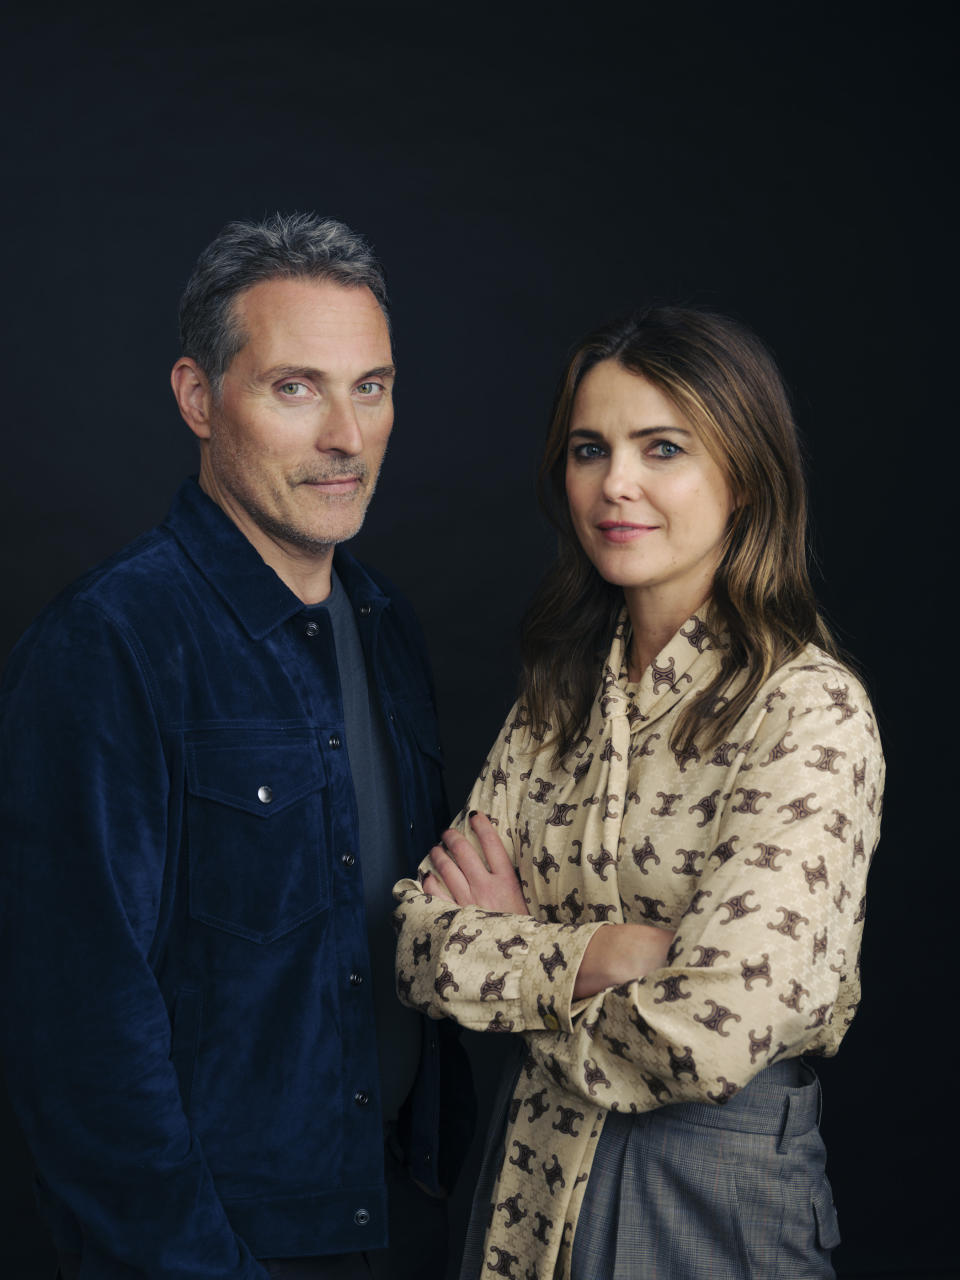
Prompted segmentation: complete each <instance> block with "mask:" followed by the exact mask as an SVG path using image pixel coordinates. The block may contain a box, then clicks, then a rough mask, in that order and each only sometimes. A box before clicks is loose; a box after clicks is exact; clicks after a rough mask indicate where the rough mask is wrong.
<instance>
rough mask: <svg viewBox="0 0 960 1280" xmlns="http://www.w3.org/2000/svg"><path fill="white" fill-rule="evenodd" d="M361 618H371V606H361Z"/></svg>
mask: <svg viewBox="0 0 960 1280" xmlns="http://www.w3.org/2000/svg"><path fill="white" fill-rule="evenodd" d="M360 617H361V618H369V617H370V606H369V605H368V604H362V605H361V606H360Z"/></svg>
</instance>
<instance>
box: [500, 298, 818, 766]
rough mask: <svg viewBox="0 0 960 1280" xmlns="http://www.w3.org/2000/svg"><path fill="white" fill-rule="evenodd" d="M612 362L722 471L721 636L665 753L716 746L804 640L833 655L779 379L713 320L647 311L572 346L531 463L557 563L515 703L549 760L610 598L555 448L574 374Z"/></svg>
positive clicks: (577, 722) (618, 602) (599, 637)
mask: <svg viewBox="0 0 960 1280" xmlns="http://www.w3.org/2000/svg"><path fill="white" fill-rule="evenodd" d="M603 360H615V361H616V362H617V363H618V364H619V365H621V366H622V367H623V368H624V369H626V370H628V371H629V372H630V373H635V374H639V375H640V376H642V377H644V378H646V379H647V380H648V381H649V382H651V383H652V384H653V385H654V386H655V387H657V388H658V389H659V390H660V391H661V392H663V394H664V395H665V396H667V397H668V399H669V400H671V401H672V403H673V404H674V405H676V407H677V409H678V410H679V411H680V413H682V414H683V416H684V417H685V418H686V419H687V420H688V422H690V423H691V424H692V425H693V426H694V427H695V428H696V430H697V431H698V432H699V433H700V436H701V438H702V440H703V442H704V445H705V446H706V448H707V449H708V450H709V452H710V454H711V456H712V457H713V458H714V459H715V461H716V462H717V463H718V464H719V465H720V467H721V468H722V469H723V471H724V474H725V475H726V478H727V482H728V484H729V485H730V490H731V493H732V494H733V498H734V502H735V503H736V508H735V510H734V512H733V515H732V516H731V518H730V524H729V527H728V528H727V531H726V535H725V539H724V544H723V549H722V553H721V558H720V564H719V566H718V568H717V571H716V573H715V575H714V579H713V591H712V596H711V602H710V606H709V611H710V621H711V625H712V626H713V628H714V629H715V630H720V631H725V632H726V633H727V636H728V639H729V648H728V649H727V650H726V651H725V653H724V657H723V660H722V662H721V666H720V670H719V672H718V674H717V676H716V678H715V679H714V680H713V681H712V682H711V684H710V685H709V686H708V687H707V688H706V689H704V690H702V691H701V692H700V693H699V694H698V695H697V696H696V697H695V698H694V699H693V700H692V702H691V703H690V706H689V707H687V708H686V710H685V711H684V713H683V715H682V717H681V718H680V721H679V723H678V725H677V728H676V730H675V731H674V736H673V740H674V746H675V747H677V748H678V749H679V748H682V747H687V746H690V745H691V744H692V743H693V741H694V739H696V740H697V741H698V743H699V744H700V746H701V747H702V748H703V749H705V750H711V749H713V748H714V747H716V746H717V745H718V744H719V743H721V742H723V741H724V740H725V739H726V738H727V737H728V736H729V734H730V731H731V730H732V728H733V726H734V724H735V723H736V721H737V720H738V719H739V717H740V716H741V715H742V714H743V712H744V710H745V709H746V708H747V706H748V705H749V704H750V702H751V700H752V699H753V698H754V696H755V695H756V692H757V690H758V689H759V688H760V686H761V685H762V684H763V682H764V681H765V680H766V679H767V678H768V677H769V676H770V675H771V674H772V673H773V672H774V671H775V670H776V669H777V668H778V667H780V666H781V665H782V664H783V663H784V662H786V661H788V660H789V659H790V658H791V657H793V656H794V655H795V654H796V653H797V652H798V651H799V650H800V649H801V648H802V647H803V646H804V645H805V644H807V643H808V642H810V641H812V642H813V643H815V644H817V645H819V646H820V647H821V648H822V649H825V650H826V651H827V652H828V653H830V654H832V655H834V656H835V655H836V652H837V651H836V647H835V645H834V643H833V640H832V638H831V636H830V633H829V631H828V630H827V628H826V626H825V624H824V622H823V620H822V619H821V617H820V615H819V614H818V612H817V606H816V600H815V599H814V594H813V588H812V586H811V583H810V576H809V573H808V570H807V547H806V533H807V530H806V526H807V502H806V488H805V484H804V476H803V464H802V460H801V456H800V449H799V445H798V442H797V431H796V426H795V424H794V421H793V415H792V413H791V411H790V405H789V402H788V399H787V394H786V391H785V388H784V385H783V380H782V378H781V376H780V372H779V370H778V369H777V366H776V363H775V362H774V360H773V357H772V356H771V355H770V353H769V352H768V351H767V349H766V347H765V346H764V345H763V344H762V343H761V342H760V340H759V339H758V338H757V337H756V336H755V335H754V334H752V333H751V332H750V331H749V330H748V329H746V328H745V327H744V326H742V325H740V324H738V323H737V322H736V321H734V320H730V319H728V318H727V317H726V316H721V315H717V314H715V313H713V312H709V311H701V310H697V309H692V308H687V307H670V306H662V307H650V308H647V309H646V310H644V311H641V312H639V313H637V314H636V315H633V316H630V317H628V318H627V319H623V320H617V321H614V322H613V323H612V324H608V325H605V326H603V327H602V328H600V329H598V330H596V331H595V332H594V333H591V334H590V335H588V336H587V337H586V338H585V339H584V340H583V341H582V342H581V343H579V344H578V345H577V347H576V348H575V350H574V352H573V354H572V356H571V358H570V361H569V363H568V365H567V368H566V371H565V373H564V376H563V380H562V382H561V385H560V389H559V392H558V394H557V398H556V402H555V404H554V410H553V416H552V419H551V423H550V428H549V431H548V433H547V440H546V445H545V448H544V453H543V458H542V461H541V464H540V475H539V490H540V498H541V501H542V503H543V505H544V508H545V510H546V512H547V515H548V516H549V518H550V520H551V521H552V523H553V524H554V525H555V526H556V528H557V530H558V533H559V547H558V556H557V560H556V562H555V563H554V565H553V567H552V568H551V569H550V571H549V572H548V574H547V576H546V578H545V579H544V581H543V583H542V584H541V586H540V588H539V590H538V591H537V594H536V595H535V596H534V599H533V601H532V603H531V605H530V608H529V609H528V611H527V615H526V617H525V619H524V624H523V639H522V644H523V658H524V669H523V675H522V677H521V698H522V700H523V701H524V702H525V703H526V705H527V708H528V710H529V712H530V715H531V717H532V719H533V721H534V723H540V722H544V721H548V720H549V721H550V722H551V723H552V724H553V726H554V728H555V730H556V738H555V742H556V754H557V759H560V758H562V757H563V756H564V755H566V754H567V753H568V752H569V751H570V750H571V748H572V747H573V746H574V744H575V743H576V741H577V738H578V737H579V735H580V734H581V733H582V732H583V730H584V728H585V727H586V724H587V720H588V719H589V715H590V708H591V705H592V703H593V700H594V697H595V696H596V690H597V685H598V682H599V679H600V671H601V665H602V663H603V660H604V658H605V657H606V655H607V652H608V650H609V647H610V643H611V640H612V638H613V630H614V627H615V625H616V621H617V617H618V615H619V613H620V610H621V609H622V607H623V591H622V589H621V588H620V587H616V586H612V585H611V584H610V583H608V582H605V581H604V579H603V578H601V577H600V575H599V574H598V573H597V571H596V569H595V568H594V567H593V565H592V564H591V562H590V560H589V559H588V558H587V556H586V554H585V553H584V551H583V549H582V547H581V546H580V543H579V540H578V539H577V536H576V534H575V532H574V529H573V525H572V523H571V520H570V513H569V509H568V506H567V497H566V483H565V476H566V463H567V437H568V434H569V428H570V415H571V412H572V409H573V401H574V397H575V396H576V393H577V388H578V387H579V385H580V383H581V381H582V380H583V377H584V375H585V374H586V373H588V372H589V370H590V369H592V368H593V367H594V365H597V364H599V363H600V362H601V361H603Z"/></svg>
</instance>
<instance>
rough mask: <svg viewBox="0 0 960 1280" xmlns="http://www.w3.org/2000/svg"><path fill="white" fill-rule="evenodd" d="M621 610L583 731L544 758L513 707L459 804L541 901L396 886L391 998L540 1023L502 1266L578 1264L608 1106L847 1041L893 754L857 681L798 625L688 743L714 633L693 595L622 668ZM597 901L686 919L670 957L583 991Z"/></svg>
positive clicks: (501, 1239) (674, 922) (669, 923)
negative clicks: (804, 642)
mask: <svg viewBox="0 0 960 1280" xmlns="http://www.w3.org/2000/svg"><path fill="white" fill-rule="evenodd" d="M625 632H626V621H625V618H624V619H623V620H622V621H621V625H620V627H619V628H618V632H617V635H616V637H615V639H614V642H613V645H612V648H611V651H610V654H609V658H608V662H607V665H606V667H605V670H604V673H603V677H602V680H601V685H600V689H599V690H598V696H597V699H596V702H595V704H594V707H593V710H592V714H591V718H590V722H589V724H588V727H587V730H586V732H585V733H584V735H583V737H582V738H581V740H580V742H579V743H578V744H577V746H576V748H575V750H574V751H573V753H572V754H571V755H570V756H568V757H567V758H566V759H565V760H564V761H563V762H562V764H561V765H560V766H557V767H555V766H553V765H552V763H551V756H552V748H551V747H550V746H549V744H548V742H546V739H549V737H550V734H549V732H547V733H546V734H545V733H544V727H543V726H536V727H532V726H531V724H530V720H529V716H528V715H527V713H526V711H525V709H524V708H523V707H522V706H520V705H517V706H515V707H514V709H513V711H512V713H511V715H510V717H509V719H508V721H507V723H506V725H505V726H504V728H503V730H502V732H501V734H500V736H499V738H498V739H497V741H496V743H495V744H494V747H493V750H492V751H491V753H490V756H489V758H488V760H487V762H486V764H485V765H484V768H483V771H482V773H481V775H480V777H479V779H478V780H477V783H476V785H475V786H474V788H473V791H472V792H471V794H470V797H469V799H468V801H467V804H466V805H465V806H464V810H463V811H462V813H461V814H460V816H459V817H458V819H457V820H456V821H455V823H454V825H455V826H457V827H458V828H459V829H461V830H465V832H466V830H467V829H466V822H465V815H466V813H467V812H468V811H469V810H470V809H477V810H481V811H483V812H485V813H487V814H489V815H490V817H491V818H492V819H493V821H494V822H495V823H496V824H497V825H498V828H499V832H500V835H501V836H502V838H503V840H504V843H505V844H506V847H507V849H508V851H509V852H510V853H511V856H512V858H513V860H514V862H515V864H516V866H517V868H518V871H519V875H520V879H521V883H522V885H523V890H524V896H525V897H526V900H527V902H528V904H529V908H530V915H529V916H516V915H505V914H497V913H490V912H486V911H483V910H480V909H479V908H477V907H463V908H454V907H451V904H450V903H449V901H444V900H442V899H439V898H431V897H430V896H429V895H426V894H424V893H423V891H422V890H421V888H420V886H419V885H418V884H417V883H416V882H415V881H413V880H403V881H401V882H400V884H398V885H397V887H396V890H395V895H396V897H397V898H398V905H397V912H396V917H397V920H398V921H399V925H400V932H399V939H398V950H397V984H398V990H399V993H400V997H401V999H403V1000H404V1001H405V1002H406V1003H407V1004H410V1005H411V1006H413V1007H414V1008H418V1009H422V1010H423V1011H425V1012H426V1013H428V1014H429V1015H430V1016H432V1017H450V1018H454V1019H456V1020H457V1021H458V1022H459V1023H460V1024H461V1025H463V1026H465V1027H470V1028H472V1029H474V1030H478V1031H501V1032H522V1033H523V1034H524V1036H525V1039H526V1042H527V1046H528V1053H527V1056H526V1061H525V1064H524V1067H523V1069H522V1070H521V1072H520V1077H519V1081H518V1085H517V1089H516V1092H515V1094H514V1097H513V1101H512V1102H511V1104H510V1108H509V1123H508V1131H507V1134H506V1144H505V1159H504V1163H503V1165H502V1167H501V1170H500V1173H499V1177H498V1181H497V1185H496V1191H495V1194H494V1200H493V1217H492V1222H491V1225H490V1228H489V1231H488V1233H487V1238H486V1242H485V1250H486V1264H487V1269H489V1270H490V1271H491V1273H492V1274H495V1275H516V1276H517V1277H518V1278H519V1277H521V1276H530V1277H534V1276H535V1277H542V1278H545V1277H551V1276H554V1275H560V1276H563V1277H566V1276H568V1275H569V1263H570V1246H571V1244H572V1240H573V1232H574V1227H575V1224H576V1219H577V1214H578V1212H579V1207H580V1204H581V1202H582V1199H583V1192H584V1187H585V1184H586V1180H587V1176H588V1174H589V1171H590V1165H591V1162H592V1160H593V1154H594V1151H595V1149H596V1143H597V1139H598V1137H599V1134H600V1130H601V1128H602V1125H603V1119H604V1116H605V1114H606V1112H607V1110H618V1109H619V1110H628V1111H637V1112H642V1111H648V1110H650V1109H652V1108H654V1107H658V1106H663V1105H665V1104H669V1103H676V1102H686V1101H696V1102H714V1103H722V1102H724V1101H725V1100H726V1099H727V1098H729V1097H730V1096H731V1095H732V1094H733V1093H735V1092H736V1091H737V1090H738V1089H740V1088H742V1087H743V1086H744V1085H745V1084H747V1082H748V1081H749V1080H750V1079H751V1078H752V1077H753V1076H754V1075H755V1074H756V1073H757V1072H758V1071H760V1070H761V1069H762V1068H763V1067H765V1066H767V1065H768V1064H770V1063H773V1062H776V1061H778V1060H781V1059H783V1058H788V1057H794V1056H797V1055H799V1054H801V1053H819V1054H827V1055H830V1054H833V1053H835V1052H836V1050H837V1047H838V1045H839V1043H840V1040H841V1039H842V1037H843V1035H844V1033H845V1031H846V1029H847V1027H848V1026H849V1025H850V1022H851V1020H852V1018H853V1015H854V1012H855V1010H856V1007H857V1003H858V1000H859V990H860V984H859V948H860V936H861V932H862V928H863V918H864V888H865V882H866V875H867V867H868V865H869V861H870V857H871V854H872V852H873V849H874V847H875V845H876V841H877V837H878V829H879V818H880V798H881V792H882V787H883V768H884V766H883V756H882V753H881V750H880V743H879V739H878V735H877V731H876V726H875V723H874V718H873V714H872V711H871V708H870V703H869V701H868V699H867V696H866V694H865V692H864V690H863V688H862V687H861V686H860V684H859V683H858V681H857V680H856V678H855V677H854V676H853V675H852V674H851V673H850V672H849V671H848V670H847V669H846V668H845V667H843V666H841V665H839V664H838V663H836V662H835V661H833V660H832V659H830V658H828V657H827V656H826V655H825V654H823V653H822V652H821V651H820V650H818V649H816V648H814V647H813V646H807V648H805V649H804V650H803V651H802V652H801V653H800V654H799V655H798V656H797V657H796V659H794V660H793V661H791V662H789V663H787V664H786V665H785V666H784V667H782V668H781V669H780V670H779V671H777V672H776V673H775V674H774V675H773V676H772V677H771V678H770V679H769V680H768V681H767V683H766V684H765V685H764V686H763V687H762V688H761V689H760V691H759V692H758V694H757V696H756V698H755V699H754V701H753V702H752V703H751V705H750V707H749V709H748V710H747V711H746V712H745V714H744V715H743V716H742V717H741V719H740V720H739V721H738V722H737V725H736V730H735V733H734V734H733V735H732V737H731V740H730V741H727V742H724V743H722V744H721V745H720V746H719V747H717V748H715V749H714V750H711V751H703V752H701V751H698V750H696V749H693V750H690V751H687V752H677V751H675V750H673V748H672V747H671V745H670V736H671V732H672V730H673V728H674V726H675V725H676V722H677V718H678V716H679V715H680V712H681V710H682V709H683V707H684V705H685V704H686V702H687V700H689V698H690V697H691V695H693V694H696V693H697V692H698V691H699V690H700V689H702V688H704V687H705V686H706V685H707V684H708V683H709V681H710V680H711V678H712V677H713V675H714V674H715V672H716V670H717V665H718V661H719V658H718V653H719V646H718V642H717V641H716V639H715V638H714V637H713V636H712V635H711V633H710V632H709V630H708V629H707V627H706V625H705V624H704V622H703V620H702V619H701V618H700V617H698V616H694V617H693V618H691V619H690V620H689V621H688V622H687V623H686V624H684V626H683V627H682V628H681V629H680V631H679V632H678V633H677V634H676V635H675V636H674V637H673V639H672V640H671V641H670V642H669V644H668V645H667V646H666V647H665V648H664V649H663V651H662V652H661V653H660V654H659V655H658V656H657V658H656V659H655V660H654V662H653V663H652V664H651V666H650V667H649V668H648V669H647V670H646V671H645V672H644V673H643V676H642V678H641V679H640V681H638V682H636V683H630V682H629V681H628V679H627V673H626V652H625ZM534 729H536V731H534ZM471 838H473V837H472V835H471ZM605 921H627V922H635V923H646V924H655V925H660V926H662V927H663V928H667V929H674V930H676V938H675V940H674V943H673V946H672V948H671V951H670V955H669V958H668V963H667V965H666V966H665V967H664V968H662V969H658V970H656V971H655V972H653V973H651V974H649V975H648V976H647V977H646V978H643V979H640V980H638V981H636V982H632V983H629V984H626V985H624V986H621V987H616V988H613V989H609V990H606V991H603V992H601V993H600V994H599V995H597V996H594V997H593V998H591V999H589V1000H579V1001H574V1000H573V985H574V981H575V978H576V975H577V970H578V968H579V965H580V961H581V958H582V956H583V953H584V951H585V949H586V947H587V944H588V943H589V941H590V938H591V937H592V935H593V933H594V932H595V931H596V930H597V929H598V928H600V927H601V926H602V924H603V922H605ZM515 1264H516V1266H515ZM485 1273H486V1272H485Z"/></svg>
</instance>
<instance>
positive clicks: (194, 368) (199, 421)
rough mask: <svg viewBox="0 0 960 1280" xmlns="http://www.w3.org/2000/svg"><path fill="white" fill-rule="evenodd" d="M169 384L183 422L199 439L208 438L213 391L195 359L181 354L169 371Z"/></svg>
mask: <svg viewBox="0 0 960 1280" xmlns="http://www.w3.org/2000/svg"><path fill="white" fill-rule="evenodd" d="M170 385H171V386H172V387H173V394H174V397H175V399H176V401H177V407H178V408H179V410H180V413H181V415H182V416H183V420H184V422H185V423H186V424H187V426H188V427H189V428H190V430H191V431H192V432H193V434H194V435H195V436H196V437H197V438H198V439H199V440H209V439H210V406H211V404H212V403H213V392H212V391H211V389H210V383H209V381H208V379H207V375H206V374H205V373H204V372H203V370H202V369H201V368H200V366H199V365H198V364H197V362H196V360H191V359H190V357H189V356H181V357H180V359H179V360H178V361H177V363H176V364H175V365H174V366H173V369H172V370H171V372H170Z"/></svg>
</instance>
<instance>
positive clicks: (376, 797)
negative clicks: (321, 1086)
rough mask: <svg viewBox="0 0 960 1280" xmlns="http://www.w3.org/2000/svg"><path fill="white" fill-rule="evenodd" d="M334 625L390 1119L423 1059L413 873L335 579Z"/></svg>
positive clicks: (388, 764)
mask: <svg viewBox="0 0 960 1280" xmlns="http://www.w3.org/2000/svg"><path fill="white" fill-rule="evenodd" d="M320 609H324V610H326V612H327V613H328V614H329V617H330V622H331V625H332V627H333V639H334V644H335V646H336V653H337V671H338V674H339V677H340V692H341V697H342V699H343V719H344V738H345V742H346V748H347V755H348V757H349V759H350V773H351V775H352V777H353V787H354V791H355V793H356V798H357V819H358V823H359V838H360V839H359V850H360V867H361V873H362V876H363V896H364V903H365V906H366V912H367V941H368V945H369V949H370V964H371V969H372V974H371V978H372V982H373V1000H374V1018H375V1023H376V1036H377V1051H378V1056H379V1062H380V1096H381V1101H382V1106H383V1118H384V1120H385V1121H390V1120H394V1119H396V1115H397V1111H398V1109H399V1107H400V1104H401V1103H402V1102H403V1100H404V1099H405V1098H406V1096H407V1094H408V1093H409V1092H410V1089H411V1087H412V1085H413V1081H414V1077H415V1076H416V1073H417V1065H418V1063H419V1060H420V1039H421V1031H420V1019H419V1015H418V1014H416V1013H414V1012H413V1011H412V1010H410V1009H407V1008H405V1007H404V1006H403V1005H402V1004H401V1003H400V1001H399V1000H398V999H397V997H396V991H395V983H394V933H393V924H392V913H393V898H392V894H391V890H392V889H393V886H394V885H395V884H396V882H397V881H398V880H399V879H400V878H401V877H402V876H405V875H407V874H408V873H409V868H408V867H407V866H406V864H405V860H404V856H403V842H402V837H401V832H400V820H399V815H400V813H401V805H400V799H399V795H398V788H397V779H396V771H395V769H394V766H393V759H392V754H391V750H390V745H389V740H388V738H387V728H386V724H385V723H384V716H383V711H382V710H381V708H380V705H379V701H378V699H377V697H376V691H375V690H373V691H372V690H371V688H370V684H369V681H368V675H367V666H366V661H365V659H364V653H363V646H362V645H361V643H360V634H359V632H358V631H357V624H356V621H355V619H354V616H353V608H352V606H351V604H350V599H349V597H348V596H347V593H346V591H345V590H344V589H343V585H342V583H341V582H340V579H339V578H338V577H337V575H336V574H335V573H334V574H333V581H332V590H331V592H330V595H329V596H328V597H327V599H326V600H324V601H323V603H322V604H318V605H311V606H309V608H308V609H307V610H306V612H307V614H308V615H309V614H310V613H313V612H315V611H319V610H320Z"/></svg>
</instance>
